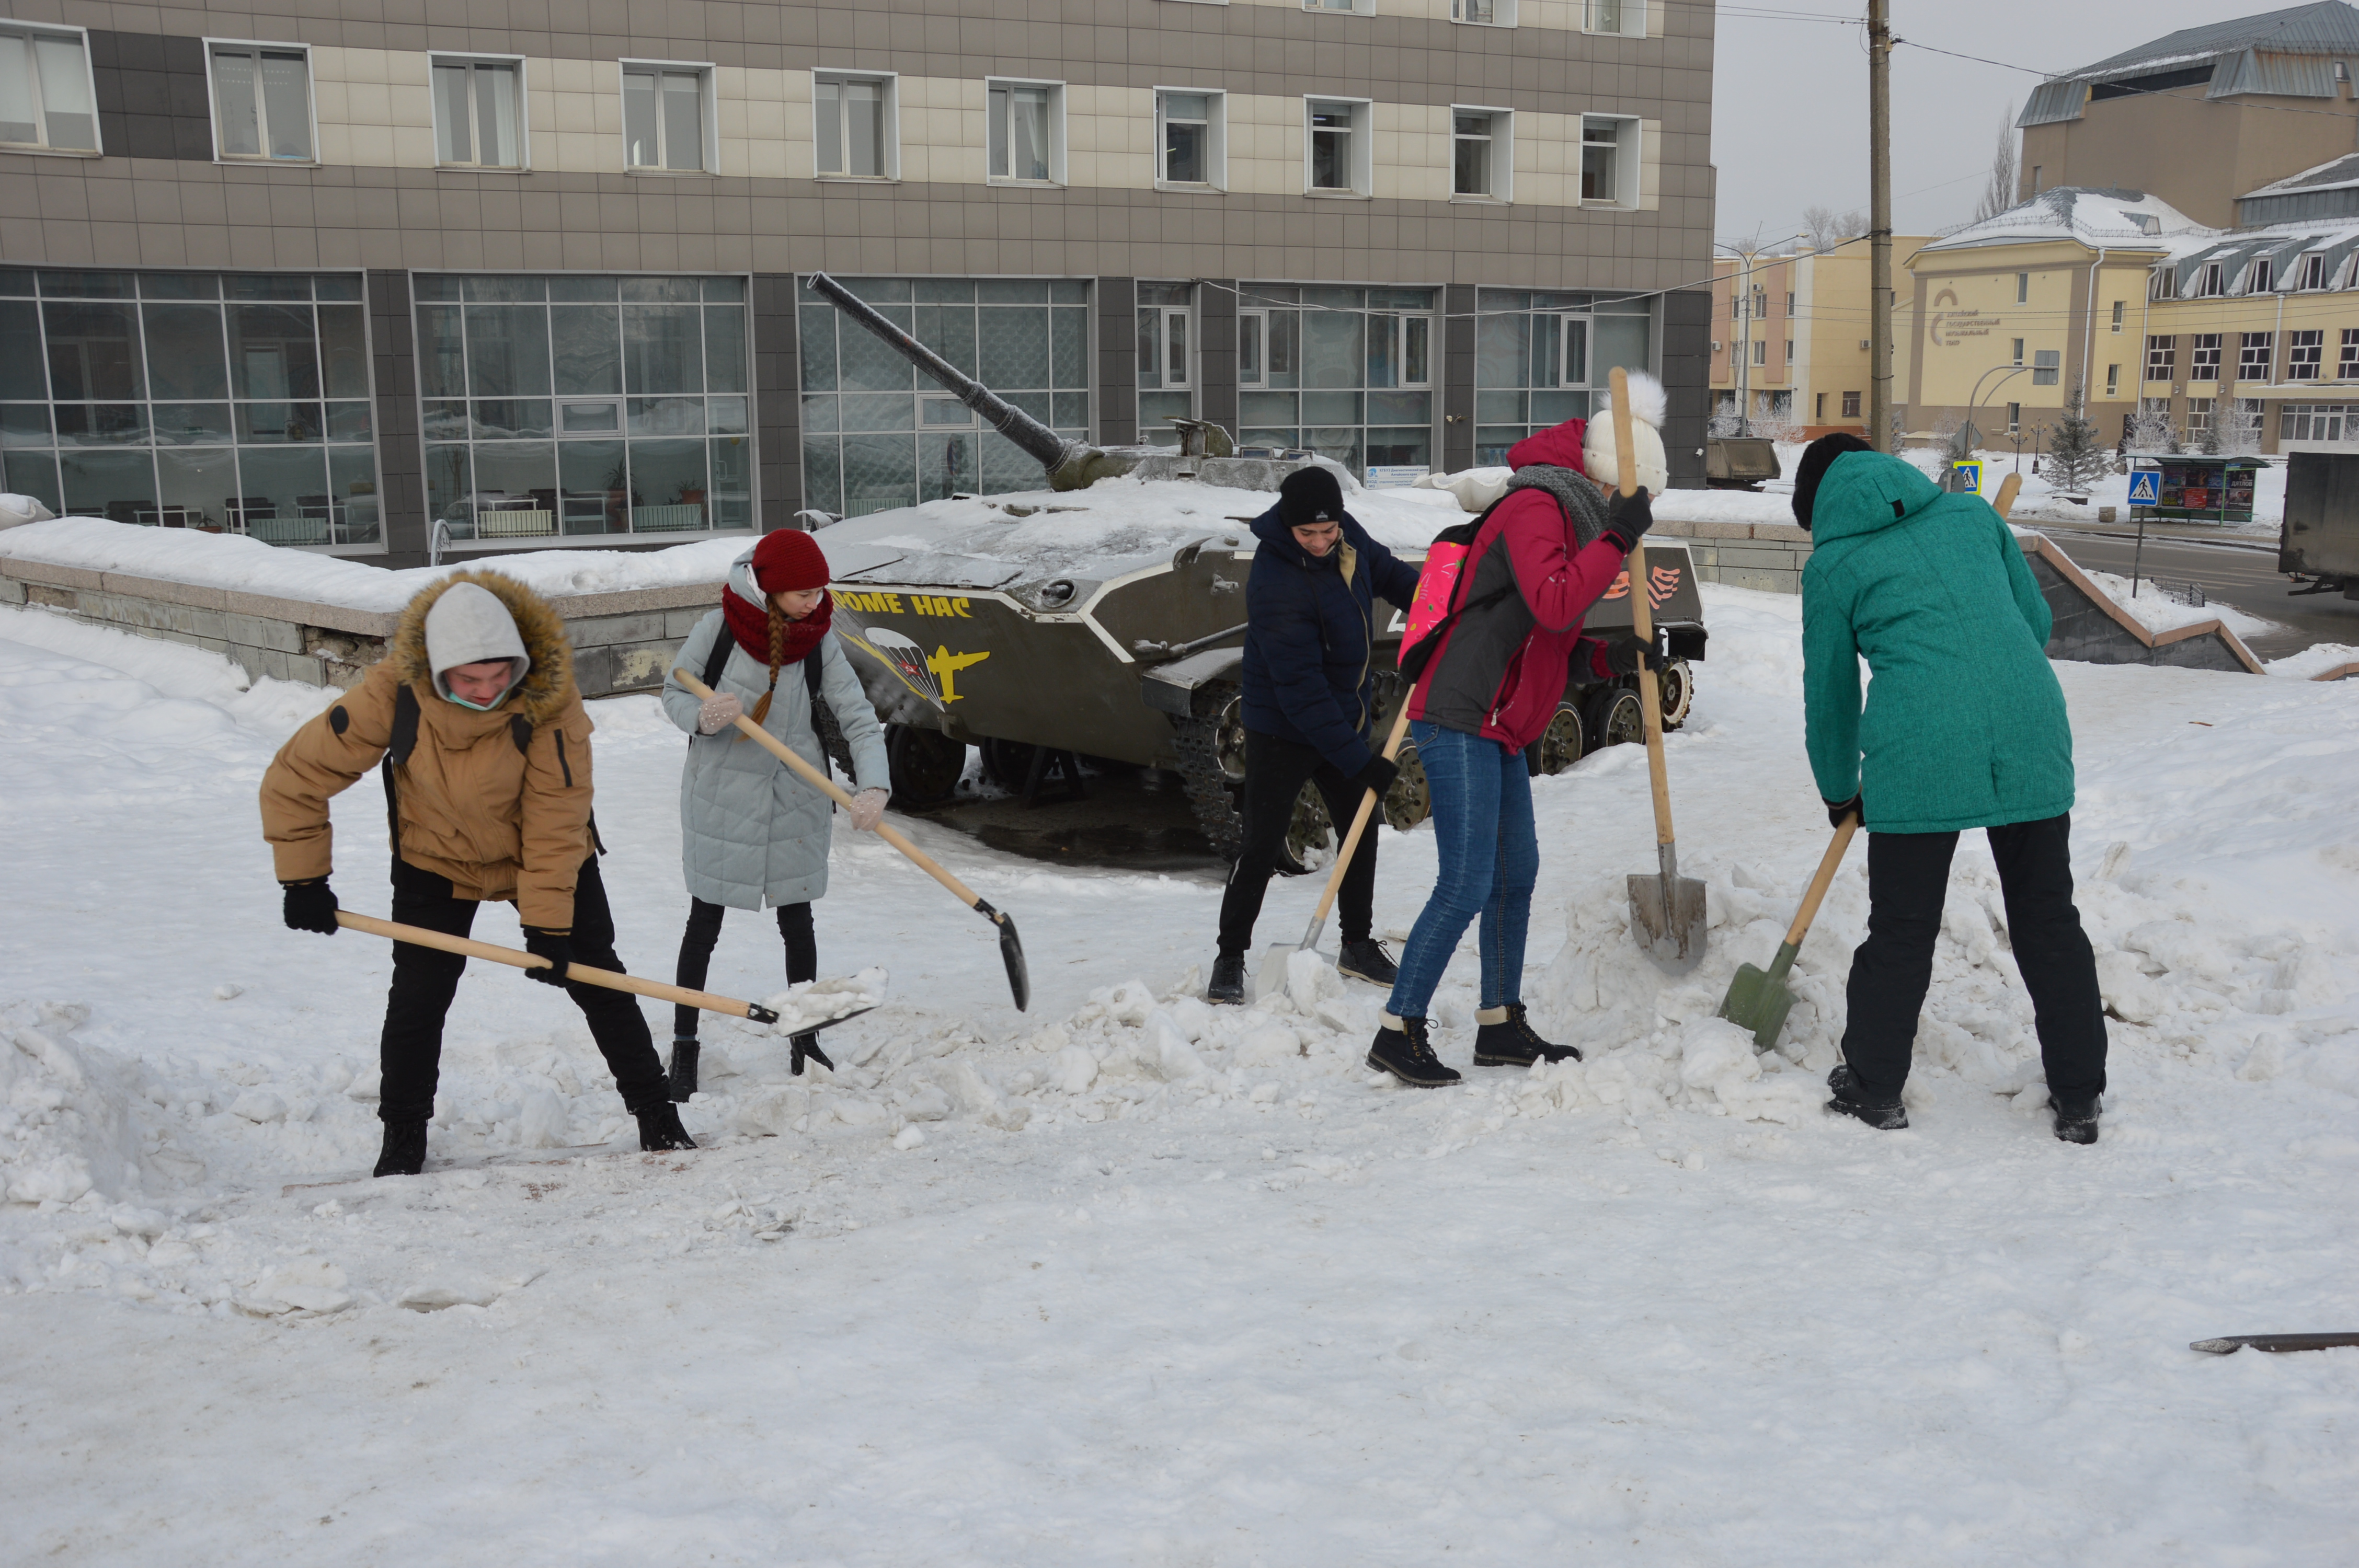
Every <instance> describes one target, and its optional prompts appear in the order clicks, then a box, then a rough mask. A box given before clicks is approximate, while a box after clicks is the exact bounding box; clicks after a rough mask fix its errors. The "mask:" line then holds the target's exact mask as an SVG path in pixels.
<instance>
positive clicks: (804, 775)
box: [671, 670, 1032, 1012]
mask: <svg viewBox="0 0 2359 1568" xmlns="http://www.w3.org/2000/svg"><path fill="white" fill-rule="evenodd" d="M671 677H672V679H674V680H676V681H678V682H679V684H680V687H681V689H682V690H684V691H686V692H688V693H689V694H690V696H692V697H696V698H697V699H698V700H700V701H707V702H709V701H711V700H712V687H709V686H707V685H705V684H704V683H703V682H702V681H701V680H699V679H697V678H696V677H695V676H692V675H690V674H689V673H688V672H687V671H686V670H674V671H672V672H671ZM737 730H738V733H740V734H742V735H746V736H750V737H751V738H752V739H754V740H756V741H760V742H761V743H762V744H763V745H764V746H766V747H767V748H768V749H769V752H770V754H771V755H772V756H774V757H776V758H777V759H778V761H780V762H784V763H786V764H787V766H788V768H789V769H791V770H792V771H793V772H794V773H795V776H796V777H798V778H799V779H801V780H802V781H803V783H805V784H809V785H810V786H811V788H813V789H815V790H817V791H819V792H820V793H821V795H825V796H827V797H828V798H829V799H830V800H832V801H833V802H835V804H836V805H838V806H850V805H851V804H852V796H851V795H847V794H845V793H844V790H843V785H841V784H837V783H836V782H835V781H834V780H833V779H832V778H830V777H828V776H827V775H826V774H825V773H821V772H820V771H819V770H818V769H817V768H815V767H812V766H811V765H810V763H809V762H804V761H803V760H802V759H801V758H800V757H799V756H797V755H795V752H794V749H793V748H792V747H790V746H788V744H787V743H786V742H785V741H781V740H779V739H778V738H777V736H776V735H773V734H771V733H770V732H769V731H768V730H765V729H763V728H762V727H761V726H760V725H758V724H756V723H755V722H754V721H753V720H752V719H748V718H746V717H745V715H744V714H742V713H741V714H739V715H738V716H737ZM876 833H877V836H878V837H879V838H883V839H884V840H885V842H886V843H887V844H890V845H892V846H893V848H895V849H898V850H900V851H901V853H903V854H904V855H907V856H908V858H909V860H910V861H911V862H912V863H913V864H915V865H916V866H917V868H918V869H919V871H923V872H925V873H926V874H927V875H928V876H929V877H931V878H933V879H934V881H938V882H940V883H941V884H942V886H944V887H946V888H948V889H950V890H951V892H952V893H953V894H955V895H957V898H958V901H959V902H960V903H962V904H964V905H966V906H967V907H968V908H969V909H972V910H973V911H974V912H975V913H976V914H980V915H982V916H983V917H984V919H985V920H988V921H990V922H991V923H992V924H993V925H996V926H998V927H999V957H1000V959H1001V960H1002V961H1003V962H1004V963H1006V966H1007V989H1009V990H1010V991H1013V992H1014V993H1015V995H1016V1011H1018V1012H1022V1011H1026V1010H1027V1009H1028V1008H1030V1007H1031V1005H1032V971H1031V970H1029V969H1027V968H1025V966H1024V943H1023V941H1022V939H1021V938H1019V937H1018V936H1017V935H1016V922H1015V921H1013V920H1010V919H1009V918H1008V917H1007V915H1006V912H1004V911H1002V910H996V909H994V908H992V907H991V905H990V904H989V903H987V902H985V900H984V896H983V895H982V894H981V893H979V892H975V891H974V890H973V888H971V887H969V886H967V885H966V884H965V883H964V882H962V881H959V880H958V878H956V877H954V876H952V875H951V874H950V872H948V871H944V870H942V868H941V867H940V864H938V863H937V862H936V861H935V860H934V859H933V857H932V856H930V855H929V854H927V853H926V852H925V851H924V850H923V849H919V848H918V847H917V846H916V845H915V844H912V843H910V842H909V840H908V839H907V838H903V837H902V836H901V834H900V832H899V831H898V830H897V829H896V828H895V827H891V826H890V825H889V824H886V823H883V822H880V823H878V824H877V825H876Z"/></svg>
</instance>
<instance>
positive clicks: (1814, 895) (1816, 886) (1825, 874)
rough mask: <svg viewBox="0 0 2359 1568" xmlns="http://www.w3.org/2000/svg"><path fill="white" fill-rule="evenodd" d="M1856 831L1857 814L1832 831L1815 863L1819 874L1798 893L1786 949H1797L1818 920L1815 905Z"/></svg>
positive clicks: (1817, 906) (1825, 894) (1844, 820)
mask: <svg viewBox="0 0 2359 1568" xmlns="http://www.w3.org/2000/svg"><path fill="white" fill-rule="evenodd" d="M1858 831H1859V813H1858V812H1856V811H1854V812H1853V813H1852V814H1851V815H1850V816H1846V817H1844V818H1843V826H1842V827H1838V828H1836V829H1835V837H1834V841H1833V842H1832V843H1831V844H1829V845H1828V846H1827V852H1826V854H1825V855H1823V856H1821V858H1820V860H1819V873H1818V875H1816V876H1814V877H1812V878H1811V879H1810V889H1809V891H1808V892H1804V893H1803V894H1802V907H1801V908H1799V909H1798V910H1796V911H1795V912H1794V924H1793V925H1790V926H1788V928H1787V930H1786V946H1788V947H1799V946H1801V945H1802V938H1803V937H1805V936H1807V935H1810V922H1811V921H1813V920H1816V919H1817V918H1818V917H1819V905H1820V903H1821V902H1822V901H1824V899H1825V898H1826V896H1827V889H1828V888H1829V887H1830V886H1831V885H1832V883H1833V881H1834V880H1835V869H1836V868H1837V867H1839V866H1841V865H1842V864H1843V851H1844V850H1846V849H1850V848H1851V837H1852V835H1853V834H1854V833H1856V832H1858Z"/></svg>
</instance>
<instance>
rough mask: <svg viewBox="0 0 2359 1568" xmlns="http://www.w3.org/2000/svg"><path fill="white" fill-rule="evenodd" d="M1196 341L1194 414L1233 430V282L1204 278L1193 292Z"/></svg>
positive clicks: (1234, 358) (1225, 279) (1223, 279)
mask: <svg viewBox="0 0 2359 1568" xmlns="http://www.w3.org/2000/svg"><path fill="white" fill-rule="evenodd" d="M1196 320H1197V324H1198V333H1199V342H1200V344H1201V346H1200V347H1199V349H1198V351H1197V355H1196V359H1197V368H1196V381H1197V393H1196V413H1197V415H1198V416H1199V417H1201V418H1204V419H1209V420H1211V421H1212V423H1213V424H1215V425H1218V426H1220V427H1223V429H1226V430H1229V431H1231V432H1234V431H1235V429H1236V427H1237V280H1236V279H1235V278H1233V277H1215V278H1207V279H1206V280H1205V281H1204V283H1203V285H1202V286H1201V287H1199V288H1198V289H1197V290H1196Z"/></svg>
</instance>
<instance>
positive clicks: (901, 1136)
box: [893, 1122, 926, 1151]
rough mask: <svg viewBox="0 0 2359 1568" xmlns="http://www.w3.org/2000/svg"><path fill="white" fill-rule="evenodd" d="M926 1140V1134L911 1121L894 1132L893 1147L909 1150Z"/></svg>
mask: <svg viewBox="0 0 2359 1568" xmlns="http://www.w3.org/2000/svg"><path fill="white" fill-rule="evenodd" d="M924 1141H926V1135H925V1134H924V1133H923V1132H920V1131H919V1130H918V1127H917V1124H916V1123H915V1122H912V1123H910V1124H909V1125H908V1126H907V1127H905V1128H903V1129H901V1130H900V1131H898V1132H897V1133H895V1134H893V1147H894V1148H896V1149H899V1150H904V1151H907V1150H910V1149H915V1148H917V1147H918V1146H919V1144H921V1143H923V1142H924Z"/></svg>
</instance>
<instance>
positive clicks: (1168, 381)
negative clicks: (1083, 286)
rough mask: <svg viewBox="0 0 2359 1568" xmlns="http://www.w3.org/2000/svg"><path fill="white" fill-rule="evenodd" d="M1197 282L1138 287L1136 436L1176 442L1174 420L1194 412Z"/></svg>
mask: <svg viewBox="0 0 2359 1568" xmlns="http://www.w3.org/2000/svg"><path fill="white" fill-rule="evenodd" d="M1195 325H1196V286H1195V285H1193V284H1190V283H1147V282H1143V281H1142V282H1141V283H1140V284H1139V285H1138V438H1139V439H1140V440H1142V441H1145V442H1147V443H1148V444H1149V445H1151V446H1178V445H1179V444H1180V430H1179V427H1177V426H1175V425H1173V424H1172V423H1171V420H1172V419H1174V418H1180V419H1192V418H1194V417H1195V416H1196V401H1195V399H1196V390H1195V388H1196V376H1195V362H1196V354H1195V344H1196V333H1195Z"/></svg>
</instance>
